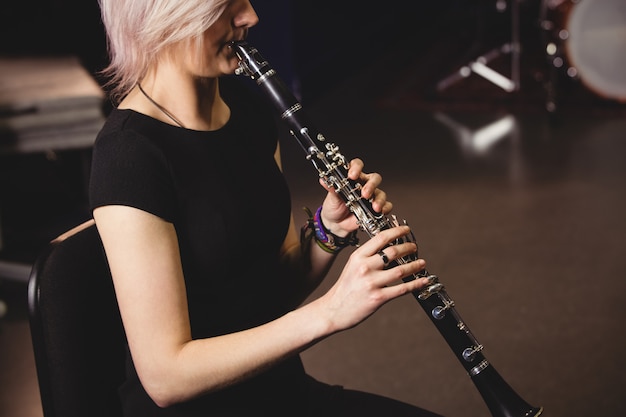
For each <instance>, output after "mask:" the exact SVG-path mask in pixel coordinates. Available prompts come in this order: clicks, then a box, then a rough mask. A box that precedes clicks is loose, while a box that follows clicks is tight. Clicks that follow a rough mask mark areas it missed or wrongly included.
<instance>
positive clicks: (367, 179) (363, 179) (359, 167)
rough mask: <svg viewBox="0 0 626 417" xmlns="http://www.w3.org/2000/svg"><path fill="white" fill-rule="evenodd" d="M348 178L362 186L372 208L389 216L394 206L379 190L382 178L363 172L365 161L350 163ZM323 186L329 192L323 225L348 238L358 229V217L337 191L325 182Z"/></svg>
mask: <svg viewBox="0 0 626 417" xmlns="http://www.w3.org/2000/svg"><path fill="white" fill-rule="evenodd" d="M348 178H350V179H351V180H355V181H357V182H358V183H359V184H361V196H362V197H363V198H365V199H367V200H370V201H371V203H372V208H373V209H374V211H376V212H378V213H384V214H387V213H389V212H390V211H391V209H392V208H393V204H392V203H391V202H390V201H387V194H386V193H385V192H384V191H383V190H381V189H379V188H378V186H379V185H380V183H381V182H382V177H381V175H380V174H378V173H375V172H373V173H365V172H363V161H362V160H361V159H359V158H355V159H353V160H351V161H350V164H349V169H348ZM320 183H321V184H322V186H323V187H324V188H325V189H326V190H327V191H328V194H327V195H326V198H325V199H324V203H323V207H322V213H321V216H322V223H323V224H324V226H325V227H326V228H327V229H328V230H330V231H331V232H333V233H334V234H336V235H337V236H346V235H348V234H349V233H350V232H352V231H354V230H356V229H357V228H358V224H357V220H356V217H354V215H353V214H352V212H351V211H350V210H349V209H348V207H347V206H346V204H345V202H344V201H343V200H342V199H341V197H340V196H339V195H338V194H337V193H336V192H335V190H334V189H333V188H332V187H331V188H329V187H328V185H326V183H325V182H324V181H323V180H320Z"/></svg>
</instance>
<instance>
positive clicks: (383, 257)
mask: <svg viewBox="0 0 626 417" xmlns="http://www.w3.org/2000/svg"><path fill="white" fill-rule="evenodd" d="M415 252H417V245H416V244H415V243H414V242H404V243H400V244H396V245H391V246H387V247H385V248H383V249H381V250H379V251H378V252H377V253H376V255H378V256H379V257H380V261H382V263H383V268H385V267H387V266H389V264H390V263H391V262H393V261H395V260H398V259H400V258H404V257H406V256H407V255H411V254H414V253H415ZM380 261H378V262H380Z"/></svg>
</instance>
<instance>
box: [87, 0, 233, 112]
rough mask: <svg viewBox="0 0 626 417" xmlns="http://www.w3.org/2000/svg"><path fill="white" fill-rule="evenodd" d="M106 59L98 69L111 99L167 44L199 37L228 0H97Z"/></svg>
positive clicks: (140, 74) (124, 91)
mask: <svg viewBox="0 0 626 417" xmlns="http://www.w3.org/2000/svg"><path fill="white" fill-rule="evenodd" d="M98 3H99V5H100V12H101V17H102V23H103V24H104V28H105V31H106V35H107V48H108V52H109V64H108V65H107V67H106V68H104V69H103V70H102V75H104V76H105V77H107V78H108V80H107V82H106V86H107V87H110V88H111V90H110V92H109V94H110V96H111V98H112V99H113V101H114V102H117V101H119V100H121V99H122V98H123V97H124V96H125V95H126V94H128V92H129V91H130V90H131V89H132V88H133V87H134V86H135V85H136V84H137V83H138V82H139V81H140V80H141V79H142V78H143V76H144V75H145V73H146V71H147V69H148V67H149V65H150V64H151V63H153V62H154V60H155V59H156V58H157V57H158V56H159V55H160V54H161V53H162V52H163V51H165V50H167V49H168V48H169V47H170V46H172V45H174V44H177V43H182V42H198V43H199V42H201V41H202V34H203V33H204V32H205V31H206V30H207V29H208V28H209V27H210V26H211V25H212V24H213V23H214V22H215V21H216V20H217V19H218V18H219V17H220V15H221V14H222V13H223V11H224V9H225V8H226V6H227V5H228V3H229V0H98Z"/></svg>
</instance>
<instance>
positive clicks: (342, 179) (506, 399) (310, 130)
mask: <svg viewBox="0 0 626 417" xmlns="http://www.w3.org/2000/svg"><path fill="white" fill-rule="evenodd" d="M231 48H232V49H233V51H234V52H235V54H236V55H237V58H238V59H239V67H238V68H237V70H236V74H238V75H245V76H248V77H250V78H251V79H253V80H254V81H256V83H257V85H258V86H259V87H261V89H262V90H263V91H264V92H265V93H266V94H267V96H268V98H269V100H270V101H271V103H272V104H273V105H274V107H275V108H276V110H277V111H278V114H279V115H280V117H281V119H282V121H283V122H284V123H285V124H286V126H287V127H288V129H289V131H290V133H291V135H292V136H293V137H294V138H295V139H296V140H297V141H298V142H299V144H300V145H301V147H302V148H303V150H304V152H305V153H306V159H307V160H309V161H310V162H311V163H312V164H313V166H314V167H315V168H316V170H317V172H318V174H319V177H320V178H321V179H322V180H323V181H324V182H325V183H326V184H327V185H329V186H331V187H332V188H333V189H334V190H335V191H336V192H337V193H338V194H339V195H340V196H341V198H342V199H343V200H344V202H345V204H346V205H347V206H348V208H349V209H350V211H351V212H352V213H353V214H354V215H355V216H356V218H357V221H358V224H359V227H360V228H361V230H362V231H364V232H365V233H366V234H367V235H368V236H369V237H373V236H375V235H376V234H378V233H379V232H380V231H382V230H385V229H388V228H391V227H395V226H398V225H399V224H400V222H399V221H398V219H397V217H396V216H394V215H392V216H386V215H384V214H382V213H377V212H375V211H374V210H373V209H372V206H371V203H370V201H368V200H366V199H364V198H362V197H361V192H360V184H359V183H357V182H355V181H353V180H351V179H349V178H348V175H347V172H348V161H347V160H346V158H345V157H344V156H343V155H342V154H341V153H340V151H339V147H338V146H337V145H335V144H334V143H331V142H328V141H327V140H326V138H325V137H324V135H323V134H322V133H321V132H319V131H318V130H316V129H315V127H314V126H313V125H312V124H311V123H309V121H308V120H307V118H306V114H305V112H304V111H303V108H302V105H301V104H300V102H299V101H298V100H297V99H296V98H295V97H294V95H293V94H292V93H291V91H290V90H289V89H288V88H287V87H286V86H285V84H284V83H283V81H282V80H281V79H280V77H279V76H278V75H277V73H276V71H275V70H274V69H273V68H272V67H271V66H270V64H269V63H268V62H267V61H266V60H265V59H264V58H263V57H262V56H261V54H260V53H259V52H258V51H257V49H256V48H254V47H252V46H250V45H249V44H248V43H247V42H245V41H238V42H233V43H232V44H231ZM402 223H406V222H405V221H402ZM401 239H402V240H401V241H397V242H394V243H392V244H397V243H402V242H406V241H411V242H415V237H414V236H413V235H412V234H411V235H410V236H406V237H404V238H401ZM417 257H418V255H417V254H413V255H410V256H407V257H404V258H400V259H397V260H395V261H394V262H396V263H407V262H410V261H413V260H415V259H417ZM418 277H428V278H429V280H430V284H429V285H427V286H426V287H425V288H422V289H420V290H417V291H414V292H413V296H414V297H415V299H416V300H417V301H418V303H419V304H420V305H421V307H422V308H423V309H424V311H425V312H426V314H427V315H428V317H429V318H430V320H431V321H432V322H433V323H434V325H435V326H436V327H437V329H438V330H439V332H440V333H441V335H442V336H443V338H444V339H445V340H446V342H447V344H448V345H449V347H450V348H451V349H452V351H453V352H454V354H455V355H456V357H457V359H458V360H459V362H460V363H461V364H462V365H463V367H464V368H465V370H466V371H467V373H468V374H469V376H470V378H471V380H472V381H473V383H474V384H475V386H476V388H477V389H478V391H479V392H480V394H481V396H482V397H483V400H484V401H485V403H486V404H487V407H488V408H489V410H490V412H491V414H492V416H493V417H536V416H539V415H540V414H542V412H543V408H542V407H533V406H531V405H529V404H528V403H527V402H526V401H524V400H523V399H522V398H521V397H520V396H519V395H518V394H517V393H516V392H515V391H514V390H513V389H512V388H511V386H510V385H509V384H508V383H507V382H506V381H505V380H504V379H503V378H502V377H501V376H500V374H499V373H498V372H497V371H496V370H495V368H494V367H493V366H492V365H491V364H490V363H489V361H488V360H487V359H486V358H485V356H484V354H483V352H482V351H483V346H482V345H481V344H480V343H478V341H477V339H476V338H475V337H474V335H473V334H472V332H471V331H470V329H469V328H468V326H467V325H466V324H465V323H464V322H463V320H462V319H461V317H460V315H459V314H458V312H457V311H456V308H455V304H454V301H453V300H452V299H451V298H450V297H449V296H448V293H447V291H446V289H445V287H444V286H443V284H441V283H440V282H439V279H438V277H437V276H436V275H431V274H429V273H428V272H427V271H426V270H423V271H421V272H420V273H419V274H416V275H415V276H413V277H408V278H405V281H406V280H413V279H416V278H418Z"/></svg>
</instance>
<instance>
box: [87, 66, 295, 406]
mask: <svg viewBox="0 0 626 417" xmlns="http://www.w3.org/2000/svg"><path fill="white" fill-rule="evenodd" d="M220 89H221V93H222V95H223V96H224V99H225V101H226V102H227V104H228V105H229V107H230V109H231V117H230V120H229V122H228V123H227V124H226V125H225V126H224V127H223V128H221V129H219V130H217V131H211V132H206V131H194V130H189V129H184V128H179V127H175V126H171V125H168V124H166V123H163V122H161V121H158V120H155V119H153V118H151V117H148V116H146V115H143V114H140V113H137V112H135V111H132V110H117V109H116V110H113V112H112V113H111V114H110V116H109V117H108V119H107V121H106V123H105V125H104V127H103V128H102V131H101V132H100V134H99V135H98V137H97V139H96V143H95V146H94V150H93V163H92V172H91V182H90V203H91V207H92V209H93V208H96V207H99V206H103V205H110V204H121V205H127V206H132V207H136V208H139V209H141V210H145V211H147V212H150V213H153V214H155V215H157V216H159V217H161V218H163V219H165V220H166V221H168V222H171V223H173V225H174V227H175V228H176V232H177V234H178V240H179V244H180V251H181V258H182V264H183V270H184V275H185V283H186V287H187V296H188V301H189V314H190V318H191V329H192V335H193V337H194V338H204V337H210V336H215V335H220V334H224V333H230V332H234V331H237V330H242V329H246V328H249V327H253V326H257V325H259V324H262V323H264V322H267V321H270V320H272V319H275V318H277V317H279V316H280V315H283V314H284V313H286V312H287V310H288V308H287V306H286V305H284V304H283V303H284V300H285V299H286V296H288V294H285V292H286V291H287V290H286V288H288V287H289V286H288V285H284V284H285V283H286V282H287V281H286V279H288V278H289V277H287V274H285V273H283V272H281V269H280V267H279V263H278V259H279V258H278V253H279V249H280V246H281V243H282V242H283V239H284V237H285V234H286V232H287V228H288V225H289V220H290V211H291V204H290V196H289V191H288V188H287V184H286V182H285V180H284V178H283V175H282V173H281V172H280V170H279V168H278V166H277V165H276V162H275V160H274V152H275V149H276V145H277V138H278V133H277V130H276V126H275V120H274V118H273V116H272V115H271V113H270V111H271V110H270V109H269V108H268V107H266V104H265V103H264V102H263V101H262V100H261V99H260V97H257V96H256V95H255V94H254V93H253V92H251V91H248V89H247V87H246V86H243V85H239V84H238V81H236V80H234V79H232V78H224V79H222V80H221V84H220ZM292 278H293V277H292ZM128 365H129V366H128V381H127V382H126V384H125V386H124V387H123V389H122V390H121V397H122V400H123V402H124V407H125V410H126V413H127V415H129V416H131V415H132V416H134V417H135V416H144V415H145V416H156V415H158V416H196V415H203V416H208V415H211V416H213V415H222V414H219V413H217V410H218V409H221V406H222V405H224V407H225V409H228V408H232V404H233V401H235V404H238V406H242V407H243V406H251V405H254V406H253V408H252V409H254V410H257V411H260V410H261V409H262V408H263V406H262V405H261V404H262V403H263V404H266V405H267V406H268V407H270V408H269V409H271V408H272V407H274V406H275V405H277V404H279V403H280V402H279V401H278V398H281V399H284V398H285V396H287V397H292V398H294V399H295V398H297V396H298V395H300V394H299V390H300V383H301V381H302V380H303V377H304V371H303V368H302V364H301V362H300V359H299V358H298V357H295V358H292V359H290V360H287V361H285V362H284V363H282V364H280V365H279V366H277V367H276V368H274V369H273V370H271V371H270V372H268V373H265V374H263V375H261V376H259V377H257V378H254V379H252V380H250V381H248V382H245V383H243V384H241V385H240V386H237V387H233V388H230V389H227V390H224V391H221V392H218V393H216V394H211V395H208V396H205V397H202V398H200V399H198V400H194V401H191V402H189V403H186V404H181V405H178V406H174V407H170V408H167V409H159V408H158V407H156V405H154V404H153V403H152V401H151V400H150V399H149V397H148V396H147V395H146V394H145V392H144V391H143V388H142V387H141V384H140V383H139V380H138V378H137V375H136V372H135V370H134V367H133V365H132V361H131V360H130V357H129V360H128ZM294 402H295V401H294ZM231 411H232V410H231ZM209 412H211V413H209ZM213 413H215V414H213ZM224 415H226V414H224ZM228 415H230V414H228ZM258 415H263V414H258Z"/></svg>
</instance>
